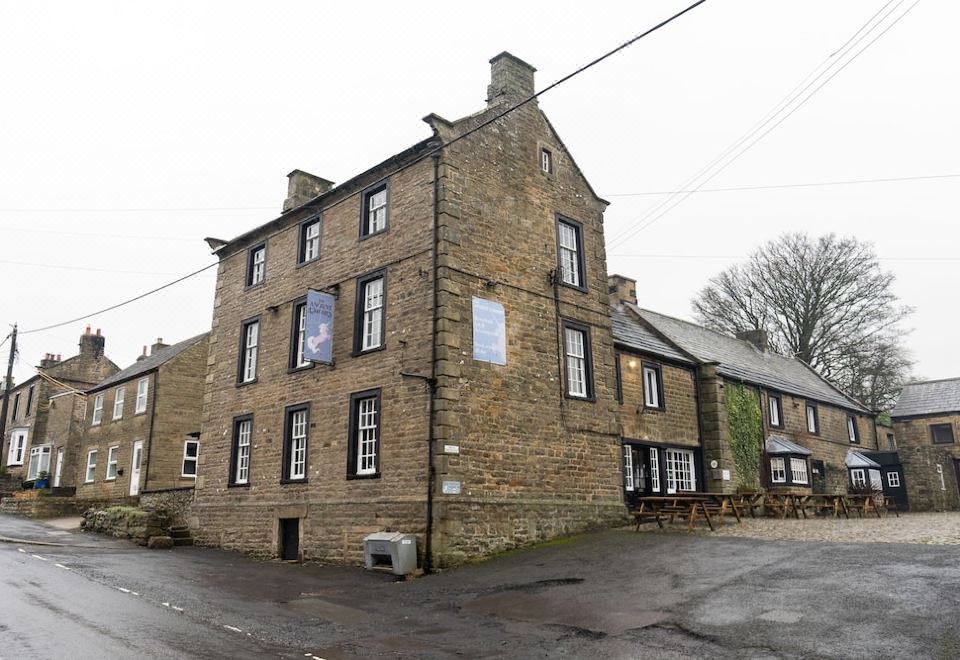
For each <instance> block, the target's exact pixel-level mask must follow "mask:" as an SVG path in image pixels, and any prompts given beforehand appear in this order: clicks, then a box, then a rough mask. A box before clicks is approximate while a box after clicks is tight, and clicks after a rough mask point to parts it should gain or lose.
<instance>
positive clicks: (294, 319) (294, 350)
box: [287, 296, 314, 373]
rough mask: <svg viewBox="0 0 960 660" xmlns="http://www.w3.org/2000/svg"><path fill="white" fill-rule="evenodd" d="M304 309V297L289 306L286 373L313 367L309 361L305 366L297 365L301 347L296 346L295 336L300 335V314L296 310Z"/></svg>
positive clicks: (305, 305) (305, 303) (305, 304)
mask: <svg viewBox="0 0 960 660" xmlns="http://www.w3.org/2000/svg"><path fill="white" fill-rule="evenodd" d="M306 307H307V298H306V296H304V297H303V298H297V299H296V300H294V301H293V303H291V305H290V350H289V355H288V356H287V373H294V372H296V371H305V370H307V369H313V366H314V363H313V362H310V361H309V360H308V361H307V364H304V365H301V364H299V362H300V354H301V350H302V347H301V346H297V335H298V334H300V327H299V326H300V314H299V312H298V310H299V309H301V308H303V309H306ZM304 334H306V328H304ZM298 349H301V350H298Z"/></svg>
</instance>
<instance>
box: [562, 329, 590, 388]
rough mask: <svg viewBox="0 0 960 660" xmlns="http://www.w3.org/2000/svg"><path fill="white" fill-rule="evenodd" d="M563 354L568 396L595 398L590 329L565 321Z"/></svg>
mask: <svg viewBox="0 0 960 660" xmlns="http://www.w3.org/2000/svg"><path fill="white" fill-rule="evenodd" d="M563 356H564V363H565V366H566V369H565V370H566V374H567V382H566V393H567V396H571V397H575V398H578V399H591V398H593V364H592V361H591V359H590V330H589V329H588V328H587V327H586V326H583V325H580V324H577V323H573V322H571V321H564V322H563Z"/></svg>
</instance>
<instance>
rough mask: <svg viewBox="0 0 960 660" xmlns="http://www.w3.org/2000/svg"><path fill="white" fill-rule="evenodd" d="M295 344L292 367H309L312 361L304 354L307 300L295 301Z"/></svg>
mask: <svg viewBox="0 0 960 660" xmlns="http://www.w3.org/2000/svg"><path fill="white" fill-rule="evenodd" d="M293 311H294V323H295V324H296V325H295V327H294V332H293V336H294V340H293V341H294V346H293V348H292V354H291V358H290V368H291V369H300V368H301V367H308V366H310V365H311V364H312V363H311V362H310V360H308V359H307V358H305V357H304V355H303V346H304V343H305V336H306V333H307V303H306V301H304V302H300V303H295V304H294V309H293Z"/></svg>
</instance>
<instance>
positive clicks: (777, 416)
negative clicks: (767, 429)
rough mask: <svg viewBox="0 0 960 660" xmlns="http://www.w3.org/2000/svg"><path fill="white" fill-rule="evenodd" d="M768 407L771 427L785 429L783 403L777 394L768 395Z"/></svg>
mask: <svg viewBox="0 0 960 660" xmlns="http://www.w3.org/2000/svg"><path fill="white" fill-rule="evenodd" d="M767 407H768V408H769V410H770V426H773V427H776V428H783V403H782V402H781V400H780V396H779V395H777V394H768V395H767Z"/></svg>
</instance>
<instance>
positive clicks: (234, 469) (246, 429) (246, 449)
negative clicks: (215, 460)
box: [230, 415, 253, 486]
mask: <svg viewBox="0 0 960 660" xmlns="http://www.w3.org/2000/svg"><path fill="white" fill-rule="evenodd" d="M252 439H253V415H241V416H240V417H234V418H233V441H232V447H231V452H230V485H231V486H246V485H248V484H249V483H250V448H251V446H252V443H251V441H252Z"/></svg>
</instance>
